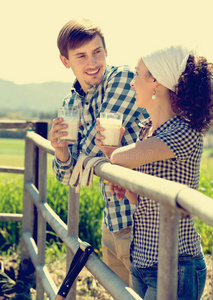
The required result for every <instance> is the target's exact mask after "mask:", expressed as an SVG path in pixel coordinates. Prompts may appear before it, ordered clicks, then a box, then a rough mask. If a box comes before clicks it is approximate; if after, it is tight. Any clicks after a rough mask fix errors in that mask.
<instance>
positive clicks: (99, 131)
mask: <svg viewBox="0 0 213 300" xmlns="http://www.w3.org/2000/svg"><path fill="white" fill-rule="evenodd" d="M96 130H97V134H96V136H95V144H96V146H97V147H98V148H99V149H100V150H101V151H102V152H103V153H104V154H105V155H106V157H107V158H110V156H111V154H112V152H113V151H114V150H115V149H117V148H118V147H115V146H104V145H103V140H104V139H105V137H104V136H103V135H102V133H103V132H104V128H103V127H101V126H100V119H99V118H98V119H97V125H96ZM124 132H125V129H124V128H123V127H121V128H120V139H119V141H121V139H122V136H123V134H124Z"/></svg>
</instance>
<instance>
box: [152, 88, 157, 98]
mask: <svg viewBox="0 0 213 300" xmlns="http://www.w3.org/2000/svg"><path fill="white" fill-rule="evenodd" d="M155 94H156V91H155V89H154V90H153V95H152V100H155V99H156V98H157V96H156V95H155Z"/></svg>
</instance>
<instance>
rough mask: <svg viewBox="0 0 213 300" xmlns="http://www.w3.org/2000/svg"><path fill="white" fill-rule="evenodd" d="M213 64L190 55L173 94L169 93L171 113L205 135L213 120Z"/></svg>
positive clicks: (200, 57) (202, 58) (203, 58)
mask: <svg viewBox="0 0 213 300" xmlns="http://www.w3.org/2000/svg"><path fill="white" fill-rule="evenodd" d="M212 80H213V64H212V63H209V62H208V61H207V59H206V58H205V57H202V56H198V57H196V56H192V55H190V56H189V58H188V61H187V64H186V69H185V71H184V72H183V73H182V74H181V76H180V78H179V82H178V84H177V85H176V87H175V92H172V91H170V98H171V101H172V109H173V111H174V112H175V113H176V114H177V115H179V116H180V117H181V118H182V119H184V120H186V121H188V122H189V123H190V125H191V127H192V128H193V129H195V130H197V131H199V132H202V133H205V132H206V131H208V129H209V127H210V125H211V124H210V123H211V120H213V81H212Z"/></svg>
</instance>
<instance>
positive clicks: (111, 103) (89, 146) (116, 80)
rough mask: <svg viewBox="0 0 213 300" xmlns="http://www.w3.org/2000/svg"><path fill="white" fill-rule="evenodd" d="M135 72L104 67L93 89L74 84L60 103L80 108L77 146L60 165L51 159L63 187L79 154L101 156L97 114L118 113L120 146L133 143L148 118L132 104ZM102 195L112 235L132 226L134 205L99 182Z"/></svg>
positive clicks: (76, 82)
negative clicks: (96, 141)
mask: <svg viewBox="0 0 213 300" xmlns="http://www.w3.org/2000/svg"><path fill="white" fill-rule="evenodd" d="M133 77H134V73H133V72H131V71H130V69H129V67H127V66H122V67H109V66H107V68H106V71H105V74H104V77H103V81H102V82H101V83H100V84H99V85H96V86H91V87H90V88H89V89H88V92H87V94H85V93H84V92H83V91H82V89H81V87H80V84H79V82H78V81H75V83H74V85H73V88H72V90H71V94H69V95H68V96H67V97H66V98H65V99H64V102H63V105H67V104H68V105H70V106H73V107H75V108H79V109H80V111H81V124H82V125H81V126H80V127H79V133H78V143H76V144H74V145H70V146H69V149H70V153H71V156H70V159H69V161H67V162H66V163H62V162H61V161H59V160H58V159H57V158H56V157H54V159H53V171H54V173H55V176H56V178H57V179H58V180H59V181H60V182H62V183H63V184H66V185H67V184H69V180H70V177H71V174H72V171H73V167H74V166H75V164H76V161H77V159H78V156H79V154H80V153H81V152H84V153H85V154H86V155H90V156H103V153H102V152H101V151H100V150H99V148H98V147H97V146H96V145H95V143H94V139H95V135H96V129H95V125H96V119H97V118H98V117H99V116H100V112H103V111H107V112H119V113H122V114H123V124H122V126H123V127H124V128H125V133H124V136H123V138H122V141H121V144H122V145H123V146H124V145H127V144H131V143H133V142H135V141H136V140H137V136H138V133H139V130H140V126H139V124H140V123H141V121H142V120H143V119H144V117H145V118H147V117H148V115H147V112H146V110H144V109H141V108H138V107H137V106H135V105H134V102H135V98H134V90H133V89H132V88H131V87H130V82H131V81H132V79H133ZM101 192H102V196H103V199H104V201H105V203H106V206H105V209H104V222H105V225H106V227H107V228H108V229H109V230H110V231H113V232H116V231H119V230H121V229H123V228H126V227H128V226H131V225H132V214H133V212H134V211H135V208H136V206H135V205H131V204H130V203H129V201H128V200H127V199H124V200H123V201H121V202H120V201H119V200H117V199H116V196H114V195H112V194H111V193H110V191H109V186H108V185H107V184H105V183H104V182H103V180H101Z"/></svg>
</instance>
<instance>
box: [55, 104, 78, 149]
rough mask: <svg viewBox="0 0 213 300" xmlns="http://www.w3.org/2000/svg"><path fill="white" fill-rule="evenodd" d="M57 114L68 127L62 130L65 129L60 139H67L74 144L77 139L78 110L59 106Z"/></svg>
mask: <svg viewBox="0 0 213 300" xmlns="http://www.w3.org/2000/svg"><path fill="white" fill-rule="evenodd" d="M58 116H59V117H62V118H63V119H64V121H63V124H66V125H67V126H68V127H67V128H66V129H63V130H62V131H67V135H66V136H62V137H60V140H63V141H68V142H70V143H71V144H74V143H76V142H77V140H78V128H79V111H78V110H73V109H71V108H69V107H68V108H67V107H61V108H59V109H58Z"/></svg>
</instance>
